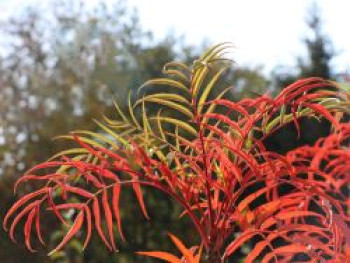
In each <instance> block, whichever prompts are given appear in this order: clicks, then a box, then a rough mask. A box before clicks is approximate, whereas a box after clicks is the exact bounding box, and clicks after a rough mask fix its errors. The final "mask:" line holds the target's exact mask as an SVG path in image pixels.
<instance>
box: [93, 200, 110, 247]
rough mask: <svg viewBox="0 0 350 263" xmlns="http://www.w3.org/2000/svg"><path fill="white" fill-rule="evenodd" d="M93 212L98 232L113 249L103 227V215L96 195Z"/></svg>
mask: <svg viewBox="0 0 350 263" xmlns="http://www.w3.org/2000/svg"><path fill="white" fill-rule="evenodd" d="M93 212H94V217H95V227H96V229H97V233H98V234H99V235H100V237H101V239H102V241H103V243H105V245H106V246H107V247H108V249H109V250H112V247H111V246H110V244H109V243H108V241H107V239H106V237H105V235H104V233H103V231H102V228H101V215H100V205H99V204H98V199H97V198H96V197H95V198H94V202H93Z"/></svg>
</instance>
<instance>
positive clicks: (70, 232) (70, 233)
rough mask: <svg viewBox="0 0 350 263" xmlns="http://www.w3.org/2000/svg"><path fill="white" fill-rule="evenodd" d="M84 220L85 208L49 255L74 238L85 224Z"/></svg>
mask: <svg viewBox="0 0 350 263" xmlns="http://www.w3.org/2000/svg"><path fill="white" fill-rule="evenodd" d="M83 221H84V213H83V210H81V211H80V212H79V214H78V216H77V217H76V218H75V220H74V223H73V225H72V226H71V228H70V229H69V230H68V232H67V234H66V235H65V237H64V238H63V239H62V241H61V243H59V244H58V246H57V247H55V248H54V249H53V250H52V251H51V252H50V253H49V256H51V255H52V254H54V253H55V252H57V251H58V250H60V249H61V248H62V247H64V246H65V245H66V244H67V243H68V241H69V240H71V239H72V238H73V236H74V235H75V234H76V233H77V232H78V231H79V230H80V228H81V226H82V225H83Z"/></svg>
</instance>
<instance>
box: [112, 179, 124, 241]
mask: <svg viewBox="0 0 350 263" xmlns="http://www.w3.org/2000/svg"><path fill="white" fill-rule="evenodd" d="M119 197H120V185H119V184H118V183H117V184H115V186H114V187H113V200H112V205H113V211H114V216H115V218H116V220H117V224H118V231H119V234H120V237H121V239H122V240H123V241H125V238H124V234H123V230H122V224H121V219H120V213H119Z"/></svg>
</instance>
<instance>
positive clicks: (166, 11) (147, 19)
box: [0, 0, 350, 72]
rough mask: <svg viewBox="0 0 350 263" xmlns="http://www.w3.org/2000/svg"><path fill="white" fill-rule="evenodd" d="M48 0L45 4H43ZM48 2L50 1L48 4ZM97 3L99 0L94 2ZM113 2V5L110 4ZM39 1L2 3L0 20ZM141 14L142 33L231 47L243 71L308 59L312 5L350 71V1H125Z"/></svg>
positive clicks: (340, 68) (337, 64)
mask: <svg viewBox="0 0 350 263" xmlns="http://www.w3.org/2000/svg"><path fill="white" fill-rule="evenodd" d="M42 1H43V0H42ZM47 1H49V0H47ZM89 1H90V2H91V1H92V2H94V1H95V0H89ZM106 1H107V2H108V1H111V0H106ZM30 2H37V3H39V2H41V1H38V0H0V16H2V17H5V16H8V15H9V14H10V13H11V12H14V11H15V10H17V9H18V7H19V6H21V5H23V3H30ZM126 2H127V3H128V4H129V6H130V7H135V8H136V9H137V10H138V14H139V17H140V22H141V25H142V27H143V29H146V30H150V31H151V32H153V34H154V36H155V37H156V39H164V38H165V37H166V36H167V35H169V34H171V33H172V34H175V35H176V36H183V37H184V39H185V43H188V44H191V45H193V46H200V45H201V44H202V43H203V41H205V40H206V41H207V42H209V43H212V44H215V43H220V42H226V41H228V42H232V43H233V44H234V46H235V48H234V50H233V54H232V58H233V59H234V60H235V61H236V63H237V64H238V65H241V66H253V67H254V66H262V67H263V68H264V70H265V71H270V70H272V69H273V68H274V67H275V66H276V65H293V64H294V63H295V57H296V56H302V55H305V52H306V51H305V46H304V45H303V44H302V40H303V38H305V37H306V36H307V35H308V34H309V33H310V32H308V31H307V27H306V23H305V19H306V17H307V10H308V8H309V7H310V6H311V3H312V2H316V3H317V4H318V5H319V7H320V9H321V13H322V17H323V22H324V27H323V29H324V33H325V34H327V35H328V36H329V37H330V38H331V40H332V42H333V45H334V48H335V51H336V52H337V54H338V55H337V57H336V58H335V59H334V61H333V66H334V69H335V70H336V71H337V72H345V71H346V70H349V71H350V36H349V33H348V32H350V30H349V26H350V20H349V13H350V0H263V1H262V0H215V1H207V0H176V1H168V0H126Z"/></svg>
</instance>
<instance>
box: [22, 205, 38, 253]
mask: <svg viewBox="0 0 350 263" xmlns="http://www.w3.org/2000/svg"><path fill="white" fill-rule="evenodd" d="M36 212H37V208H36V207H35V208H33V209H32V211H30V213H29V215H28V218H27V222H26V223H25V226H24V239H25V243H26V247H27V248H28V249H29V251H30V252H34V251H35V250H34V249H33V248H32V245H31V242H30V236H31V232H32V222H33V218H34V216H35V214H36Z"/></svg>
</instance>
